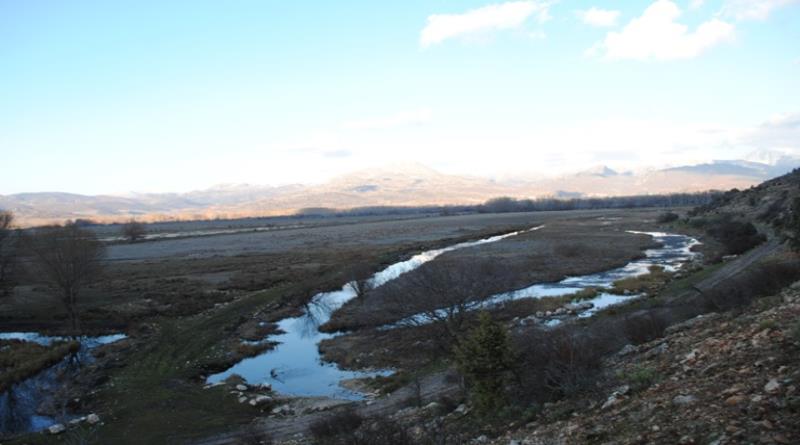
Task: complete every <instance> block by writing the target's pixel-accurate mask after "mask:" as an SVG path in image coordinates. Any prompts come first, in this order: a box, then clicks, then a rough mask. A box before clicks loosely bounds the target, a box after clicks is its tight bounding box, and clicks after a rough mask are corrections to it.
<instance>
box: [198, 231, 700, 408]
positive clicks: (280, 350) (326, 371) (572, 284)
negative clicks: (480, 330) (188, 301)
mask: <svg viewBox="0 0 800 445" xmlns="http://www.w3.org/2000/svg"><path fill="white" fill-rule="evenodd" d="M541 227H543V226H538V227H534V228H531V229H528V230H524V231H516V232H511V233H507V234H503V235H498V236H493V237H489V238H485V239H481V240H477V241H470V242H464V243H459V244H455V245H453V246H449V247H445V248H442V249H435V250H429V251H426V252H422V253H420V254H418V255H415V256H414V257H412V258H411V259H409V260H406V261H401V262H399V263H396V264H393V265H391V266H389V267H387V268H386V269H384V270H382V271H380V272H378V273H376V274H375V275H373V276H372V278H371V280H372V284H373V285H374V286H376V287H377V286H380V285H382V284H385V283H386V282H388V281H390V280H393V279H395V278H397V277H399V276H400V275H402V274H404V273H406V272H409V271H411V270H414V269H416V268H417V267H419V266H421V265H422V264H424V263H426V262H428V261H431V260H433V259H434V258H436V257H438V256H439V255H441V254H443V253H445V252H449V251H453V250H457V249H464V248H469V247H474V246H478V245H481V244H486V243H493V242H497V241H501V240H503V239H506V238H509V237H512V236H515V235H518V234H520V233H524V232H529V231H533V230H537V229H540V228H541ZM630 233H634V234H646V235H650V236H652V237H653V239H654V241H656V242H657V243H659V245H660V246H661V247H658V248H654V249H648V250H646V251H645V256H644V258H641V259H638V260H635V261H631V262H629V263H628V264H626V265H625V266H623V267H620V268H616V269H612V270H608V271H604V272H600V273H595V274H589V275H583V276H576V277H568V278H566V279H564V280H562V281H559V282H557V283H541V284H534V285H532V286H530V287H527V288H524V289H519V290H515V291H511V292H505V293H502V294H498V295H495V296H494V297H492V298H490V299H489V300H488V302H485V303H482V305H481V306H480V307H483V306H487V305H493V304H500V303H502V302H503V301H509V300H516V299H521V298H544V297H556V296H563V295H569V294H574V293H576V292H578V291H580V290H582V289H586V288H589V287H609V286H611V285H612V284H613V283H614V281H616V280H619V279H622V278H627V277H633V276H637V275H642V274H645V273H647V272H648V268H649V267H651V266H662V267H664V268H665V270H667V271H675V270H677V269H679V268H680V267H681V265H682V264H684V263H686V262H687V261H690V260H691V259H693V258H694V256H695V255H696V253H694V252H692V251H691V248H692V247H693V246H695V245H696V244H698V241H697V240H695V239H694V238H691V237H688V236H684V235H676V234H669V233H663V232H633V231H632V232H630ZM355 296H356V295H355V292H354V291H353V290H352V289H351V287H350V285H349V284H347V285H345V286H344V287H342V289H340V290H337V291H334V292H324V293H320V294H317V295H315V296H314V297H313V298H312V299H311V302H310V303H309V305H308V306H307V309H306V311H305V313H304V314H303V315H302V316H299V317H292V318H286V319H283V320H280V321H279V322H278V323H277V324H278V327H279V328H280V330H281V332H282V333H280V334H276V335H270V336H268V337H267V338H265V339H264V341H271V342H276V343H277V346H276V347H275V348H274V349H272V350H269V351H266V352H264V353H262V354H260V355H257V356H254V357H250V358H247V359H244V360H242V361H240V362H239V363H237V364H236V365H234V366H233V367H231V368H229V369H228V370H226V371H224V372H221V373H218V374H214V375H211V376H209V377H208V379H207V381H208V383H218V382H220V381H222V380H224V379H226V378H227V377H229V376H230V375H232V374H238V375H240V376H242V377H243V378H244V379H245V380H246V381H247V382H248V383H250V384H259V383H267V384H270V385H272V387H273V389H274V390H275V391H277V392H278V393H281V394H285V395H293V396H327V397H334V398H339V399H348V400H359V399H362V398H363V397H364V395H363V394H361V393H358V392H355V391H351V390H348V389H345V388H343V387H342V386H340V382H341V381H342V380H347V379H353V378H361V377H370V376H377V375H388V374H391V372H392V371H390V370H373V371H353V370H345V369H340V368H339V367H338V366H336V365H335V364H333V363H325V362H323V361H322V359H321V357H320V354H319V343H320V342H321V341H322V340H325V339H328V338H332V337H335V336H337V335H341V334H339V333H323V332H320V331H319V330H318V327H319V326H320V325H321V324H323V323H325V322H326V321H328V320H329V319H330V317H331V314H332V313H333V312H334V311H335V310H337V309H338V308H340V307H342V305H344V304H345V303H346V302H347V301H349V300H350V299H352V298H355ZM635 297H636V296H635V295H624V296H623V295H613V294H610V293H606V292H601V293H600V294H598V296H596V297H595V298H594V299H592V300H589V302H591V303H592V304H593V307H592V308H591V309H590V310H587V311H585V312H583V313H582V314H581V315H580V316H590V315H591V314H593V313H594V312H596V311H598V310H600V309H602V308H605V307H608V306H610V305H613V304H618V303H621V302H624V301H626V300H628V299H631V298H635ZM476 308H477V307H476ZM416 317H419V316H416ZM416 321H419V320H416ZM402 322H403V321H402V320H401V321H400V322H398V324H402ZM558 322H559V320H551V322H549V323H548V324H549V325H553V324H557V323H558Z"/></svg>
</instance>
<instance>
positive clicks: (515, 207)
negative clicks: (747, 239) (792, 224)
mask: <svg viewBox="0 0 800 445" xmlns="http://www.w3.org/2000/svg"><path fill="white" fill-rule="evenodd" d="M721 194H722V192H716V191H711V192H699V193H671V194H667V195H636V196H615V197H609V198H572V199H559V198H538V199H516V198H510V197H506V196H504V197H499V198H493V199H490V200H488V201H486V202H485V203H483V204H473V205H450V206H408V207H401V206H374V207H357V208H354V209H347V210H339V209H331V208H327V207H311V208H305V209H301V210H298V211H297V213H296V216H298V217H301V218H325V217H345V216H380V215H387V216H388V215H423V214H441V215H461V214H469V213H510V212H544V211H559V210H593V209H634V208H645V207H696V206H700V205H706V204H708V203H710V202H711V201H712V200H714V198H716V197H718V196H720V195H721Z"/></svg>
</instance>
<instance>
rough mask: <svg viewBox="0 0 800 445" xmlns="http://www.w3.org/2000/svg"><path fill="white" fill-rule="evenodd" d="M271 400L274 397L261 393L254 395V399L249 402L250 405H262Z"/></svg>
mask: <svg viewBox="0 0 800 445" xmlns="http://www.w3.org/2000/svg"><path fill="white" fill-rule="evenodd" d="M271 401H272V397H270V396H264V395H261V396H256V397H253V398H252V399H250V402H248V403H250V405H252V406H260V405H264V404H266V403H269V402H271Z"/></svg>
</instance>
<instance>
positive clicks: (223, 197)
mask: <svg viewBox="0 0 800 445" xmlns="http://www.w3.org/2000/svg"><path fill="white" fill-rule="evenodd" d="M754 156H755V157H757V158H758V159H762V160H765V161H767V162H755V161H752V160H735V161H715V162H712V163H708V164H699V165H691V166H680V167H673V168H668V169H661V170H647V171H644V172H638V173H634V172H617V171H615V170H613V169H611V168H609V167H607V166H602V165H601V166H597V167H595V168H592V169H589V170H585V171H580V172H577V173H574V174H568V175H563V176H560V177H555V178H535V177H523V178H515V179H513V180H494V179H489V178H483V177H475V176H461V175H448V174H443V173H440V172H438V171H436V170H433V169H431V168H428V167H425V166H423V165H419V164H402V165H395V166H391V167H385V168H376V169H368V170H362V171H358V172H354V173H351V174H347V175H344V176H341V177H338V178H335V179H333V180H331V181H329V182H327V183H324V184H320V185H301V184H295V185H286V186H280V187H272V186H263V185H248V184H226V185H219V186H215V187H212V188H209V189H206V190H198V191H192V192H188V193H147V194H139V193H132V194H127V195H124V196H111V195H97V196H86V195H78V194H71V193H58V192H52V193H19V194H14V195H5V196H2V195H0V208H2V209H8V210H11V211H13V212H14V213H15V214H16V215H17V220H18V222H19V223H20V224H21V225H26V226H27V225H38V224H45V223H52V222H62V221H64V220H66V219H78V218H83V219H91V220H95V221H99V222H111V221H121V220H125V219H128V218H131V217H136V218H138V219H142V220H149V221H156V220H165V219H178V218H179V219H205V218H214V217H223V218H237V217H247V216H267V215H278V214H290V213H294V212H296V211H298V210H300V209H304V208H334V209H348V208H354V207H371V206H419V205H447V204H478V203H482V202H485V201H486V200H488V199H491V198H494V197H498V196H510V197H515V198H543V197H557V198H575V197H594V196H601V197H602V196H624V195H634V194H662V193H675V192H697V191H706V190H728V189H731V188H740V189H743V188H747V187H750V186H752V185H755V184H758V183H761V182H763V181H764V180H767V179H769V178H772V177H775V176H778V175H780V174H783V173H786V172H788V171H790V170H791V169H792V168H794V167H797V166H798V165H800V160H798V159H797V158H791V157H787V156H784V155H782V154H780V153H772V152H764V153H755V154H754Z"/></svg>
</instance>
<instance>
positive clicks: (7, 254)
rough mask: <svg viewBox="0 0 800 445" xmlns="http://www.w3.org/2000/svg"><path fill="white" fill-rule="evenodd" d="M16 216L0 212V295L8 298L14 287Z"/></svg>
mask: <svg viewBox="0 0 800 445" xmlns="http://www.w3.org/2000/svg"><path fill="white" fill-rule="evenodd" d="M13 224H14V214H13V213H11V212H7V211H0V295H2V296H8V295H9V294H10V292H11V289H12V288H13V286H14V282H13V270H14V266H15V265H16V243H15V237H14V232H13V230H12V227H13Z"/></svg>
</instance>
